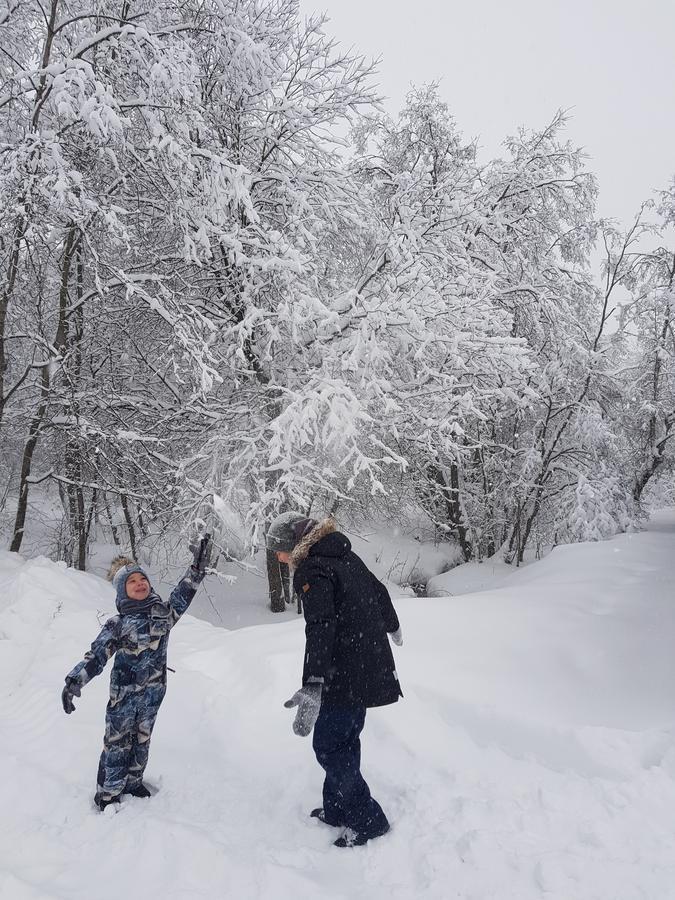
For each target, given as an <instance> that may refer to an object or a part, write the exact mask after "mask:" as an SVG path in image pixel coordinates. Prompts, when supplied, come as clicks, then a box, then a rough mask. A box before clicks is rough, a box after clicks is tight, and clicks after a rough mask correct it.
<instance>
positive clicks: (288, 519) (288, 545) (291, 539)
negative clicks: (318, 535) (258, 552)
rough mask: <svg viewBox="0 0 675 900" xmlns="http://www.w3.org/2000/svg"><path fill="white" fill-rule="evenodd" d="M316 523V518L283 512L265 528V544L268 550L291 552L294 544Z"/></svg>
mask: <svg viewBox="0 0 675 900" xmlns="http://www.w3.org/2000/svg"><path fill="white" fill-rule="evenodd" d="M315 525H316V519H310V518H309V517H308V516H305V515H303V514H302V513H299V512H285V513H281V515H280V516H277V517H276V519H274V521H273V522H272V524H271V525H270V527H269V529H268V530H267V537H266V538H265V546H266V547H267V549H268V550H273V551H275V552H276V551H277V550H281V551H283V552H284V553H291V551H292V550H293V549H294V548H295V546H296V544H298V543H300V541H301V540H302V539H303V538H304V537H305V535H307V534H309V532H310V531H311V530H312V528H314V526H315Z"/></svg>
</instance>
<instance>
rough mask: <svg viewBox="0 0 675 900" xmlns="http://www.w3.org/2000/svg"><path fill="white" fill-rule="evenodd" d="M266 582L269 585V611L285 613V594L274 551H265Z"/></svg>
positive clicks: (279, 567) (279, 566)
mask: <svg viewBox="0 0 675 900" xmlns="http://www.w3.org/2000/svg"><path fill="white" fill-rule="evenodd" d="M266 558H267V582H268V584H269V597H270V609H271V610H272V612H274V613H277V612H285V611H286V594H285V591H284V579H283V575H282V572H281V565H280V564H279V560H278V559H277V555H276V553H275V552H274V550H267V551H266Z"/></svg>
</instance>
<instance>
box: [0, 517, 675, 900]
mask: <svg viewBox="0 0 675 900" xmlns="http://www.w3.org/2000/svg"><path fill="white" fill-rule="evenodd" d="M674 558H675V515H673V514H671V513H664V514H662V515H661V516H660V517H658V518H657V519H656V520H655V521H654V522H653V523H652V526H651V528H650V530H649V531H647V532H644V533H641V534H635V535H623V536H621V537H619V538H616V539H615V540H613V541H608V542H605V543H602V544H584V545H578V546H574V547H562V548H558V549H557V550H556V551H555V552H554V553H553V554H552V555H551V556H550V557H548V558H547V559H545V560H543V561H542V562H540V563H537V564H535V565H532V566H530V567H528V568H527V569H525V570H523V571H521V572H516V573H514V575H513V576H512V577H511V578H509V579H508V580H507V582H506V584H505V585H504V586H503V587H501V588H499V589H498V590H494V591H489V592H484V593H481V594H472V595H468V596H465V597H452V598H438V599H427V600H421V599H414V598H409V599H408V598H406V599H404V600H400V601H398V603H397V606H398V608H399V612H400V614H401V619H402V622H403V627H404V632H405V641H406V643H405V647H404V648H403V649H402V650H400V651H397V661H398V664H399V672H400V676H401V681H402V684H403V688H404V691H405V694H406V697H405V700H404V701H403V702H402V703H399V704H397V705H396V706H394V707H388V708H385V709H380V710H373V711H371V713H369V718H368V723H367V725H366V732H365V735H364V754H363V755H364V771H365V773H366V776H367V777H368V780H369V782H370V784H371V787H372V789H373V792H374V794H375V795H376V796H377V797H378V799H379V800H380V801H381V803H382V805H383V806H384V808H385V810H386V811H387V813H388V814H389V816H390V819H391V820H392V822H393V826H394V827H393V829H392V832H391V833H390V834H389V835H387V836H386V837H385V838H382V839H381V840H379V841H376V842H374V843H373V844H372V845H369V846H367V847H365V848H361V849H358V850H355V851H349V852H347V851H340V850H337V849H335V848H333V847H332V846H331V840H332V839H333V838H334V837H335V832H333V831H332V830H331V829H328V828H326V827H325V826H322V825H321V824H320V823H318V822H316V821H313V820H312V821H310V820H309V819H308V818H307V815H306V814H307V811H308V810H309V809H311V807H312V806H313V805H315V804H316V802H317V801H318V799H319V789H320V783H321V779H320V772H319V770H318V767H317V766H316V763H315V762H314V760H313V756H312V752H311V746H310V742H309V741H308V740H304V741H303V740H300V739H298V738H296V737H295V736H294V735H293V734H292V733H291V730H290V716H289V713H288V711H286V710H284V709H283V707H282V703H283V700H285V699H286V697H287V696H289V695H290V693H292V691H293V690H294V689H295V687H296V681H297V678H298V675H299V670H300V664H301V657H302V646H303V632H302V624H301V623H300V622H297V621H291V622H284V623H278V624H273V625H264V626H257V627H253V628H245V629H241V630H239V631H232V632H227V631H224V630H223V629H217V628H214V627H212V626H210V625H208V624H207V623H204V622H200V621H198V620H196V619H193V618H190V617H187V618H186V619H185V620H184V621H183V622H181V623H180V625H179V626H178V627H177V629H176V631H175V632H174V635H173V637H172V644H171V649H170V664H171V665H172V666H173V667H174V668H175V669H176V670H177V671H176V674H175V675H171V674H170V682H169V692H168V694H167V699H166V701H165V704H164V707H163V709H162V711H161V713H160V718H159V721H158V725H157V728H156V731H155V735H154V738H153V749H152V751H151V757H150V766H149V769H148V778H149V780H150V781H151V782H154V783H155V784H157V785H158V786H159V788H160V790H159V793H158V794H157V795H156V796H154V797H153V798H152V799H151V800H149V801H143V800H134V799H130V800H128V801H126V802H125V803H124V804H123V806H122V808H121V809H120V811H119V812H118V813H114V812H113V811H112V810H110V811H107V812H106V813H105V814H103V815H101V814H98V813H97V812H95V811H94V809H93V808H92V806H91V796H92V793H93V790H92V788H93V780H94V775H95V770H96V763H97V758H98V754H99V751H100V742H101V734H102V724H103V714H104V707H105V698H106V694H107V674H104V675H103V676H101V677H100V678H99V679H97V680H96V681H95V682H93V683H92V684H91V685H89V686H88V687H87V688H86V689H85V691H84V692H83V696H82V698H81V699H80V700H79V702H77V701H76V703H77V706H78V708H77V711H76V713H75V714H74V715H73V716H70V717H66V716H65V715H64V714H63V712H62V710H61V707H60V701H59V693H60V689H61V684H62V680H63V675H64V673H65V672H66V671H67V670H68V669H69V668H70V666H71V665H72V664H73V663H74V662H75V661H76V660H77V659H79V658H80V657H81V655H82V653H83V651H84V650H85V649H86V647H87V646H88V644H89V643H90V641H91V639H92V638H93V637H94V636H95V634H96V631H97V627H98V621H97V611H98V612H100V614H101V617H102V618H104V617H105V616H106V615H107V614H108V613H109V612H110V609H111V606H112V598H111V595H110V589H109V587H108V586H106V585H105V584H104V583H103V582H101V581H100V580H99V579H97V578H94V577H93V576H87V575H81V574H78V573H75V572H72V571H70V570H67V569H65V568H64V567H62V566H56V565H54V564H51V563H48V562H46V561H44V560H41V561H33V562H24V561H22V560H20V559H19V558H17V557H16V556H13V555H10V554H6V553H4V554H0V578H1V579H2V584H3V587H4V591H3V597H2V600H0V683H1V684H2V690H1V691H0V755H1V759H0V765H1V769H0V771H1V772H2V784H3V790H2V799H3V804H2V813H1V814H0V898H3V900H5V898H7V900H29V898H30V900H33V898H63V900H80V898H82V900H84V898H87V900H90V898H92V897H96V898H97V900H108V898H119V897H126V898H130V900H135V898H141V897H143V898H180V900H192V898H194V900H202V898H208V900H210V898H224V897H232V898H243V900H286V898H288V900H291V898H293V900H305V898H306V900H309V898H317V897H321V898H330V900H339V898H340V900H341V898H344V900H347V898H350V900H352V898H369V900H371V898H375V900H379V898H382V900H384V898H387V900H412V898H430V900H436V898H438V900H450V898H462V900H531V898H532V900H534V898H546V900H638V898H644V900H670V898H673V897H675V730H674V728H673V726H674V724H675V723H674V719H675V592H674V591H673V578H672V569H673V559H674Z"/></svg>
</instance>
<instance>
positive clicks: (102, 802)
mask: <svg viewBox="0 0 675 900" xmlns="http://www.w3.org/2000/svg"><path fill="white" fill-rule="evenodd" d="M119 802H120V798H119V797H104V796H103V795H102V794H95V795H94V803H95V804H96V806H98V808H99V809H100V810H101V812H103V810H104V809H105V808H106V806H110V805H111V804H113V803H119Z"/></svg>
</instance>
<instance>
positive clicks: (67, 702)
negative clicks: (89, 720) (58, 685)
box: [61, 681, 81, 715]
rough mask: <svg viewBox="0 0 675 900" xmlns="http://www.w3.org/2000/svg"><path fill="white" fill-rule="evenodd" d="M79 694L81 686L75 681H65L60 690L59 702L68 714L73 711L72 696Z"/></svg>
mask: <svg viewBox="0 0 675 900" xmlns="http://www.w3.org/2000/svg"><path fill="white" fill-rule="evenodd" d="M80 694H81V688H80V686H79V684H78V683H77V682H76V681H66V686H65V687H64V689H63V690H62V691H61V703H63V711H64V712H66V713H68V715H70V714H71V712H75V704H74V703H73V697H79V696H80Z"/></svg>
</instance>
